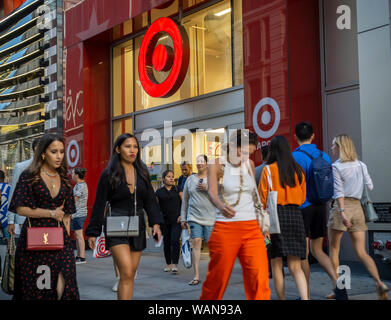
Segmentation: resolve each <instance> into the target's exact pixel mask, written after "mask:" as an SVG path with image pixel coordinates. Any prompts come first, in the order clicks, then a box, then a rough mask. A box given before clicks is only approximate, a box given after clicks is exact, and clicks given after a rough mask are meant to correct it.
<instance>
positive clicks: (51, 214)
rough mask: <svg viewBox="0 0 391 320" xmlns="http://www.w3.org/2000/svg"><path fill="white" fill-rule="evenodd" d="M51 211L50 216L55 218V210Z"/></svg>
mask: <svg viewBox="0 0 391 320" xmlns="http://www.w3.org/2000/svg"><path fill="white" fill-rule="evenodd" d="M49 212H50V216H51V217H52V218H53V219H54V212H53V210H49Z"/></svg>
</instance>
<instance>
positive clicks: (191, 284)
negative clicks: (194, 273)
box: [189, 279, 201, 286]
mask: <svg viewBox="0 0 391 320" xmlns="http://www.w3.org/2000/svg"><path fill="white" fill-rule="evenodd" d="M200 283H201V281H200V280H198V279H193V280H191V281H190V282H189V286H196V285H197V284H200Z"/></svg>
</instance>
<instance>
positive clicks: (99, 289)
mask: <svg viewBox="0 0 391 320" xmlns="http://www.w3.org/2000/svg"><path fill="white" fill-rule="evenodd" d="M4 252H5V250H4V246H1V247H0V253H1V255H2V257H4ZM3 260H4V259H3ZM208 262H209V260H208V257H206V256H204V257H203V259H202V260H201V265H200V270H201V279H202V280H204V279H205V275H206V271H207V267H208ZM164 267H165V263H164V258H163V254H162V253H160V252H157V253H156V252H149V253H148V252H144V253H143V256H142V258H141V262H140V266H139V269H138V276H137V279H136V281H135V288H134V299H138V300H196V299H198V298H199V296H200V293H201V287H202V283H201V284H200V285H198V286H190V285H188V284H187V283H188V282H189V281H190V280H191V279H192V278H193V272H192V269H186V268H184V267H183V264H182V262H180V263H179V274H177V275H173V274H169V273H165V272H163V268H164ZM76 269H77V280H78V286H79V292H80V298H81V299H82V300H116V299H117V294H116V293H115V292H112V290H111V288H112V286H113V285H114V283H115V275H114V269H113V262H112V258H111V257H110V258H104V259H94V258H92V252H91V251H90V250H89V251H87V263H86V264H82V265H77V266H76ZM285 274H286V282H285V288H286V298H287V299H288V300H295V299H297V298H298V293H297V289H296V286H295V284H294V281H293V279H292V277H291V276H290V275H289V273H288V271H287V269H285ZM310 281H311V282H310V286H311V299H314V300H323V299H324V296H325V295H326V294H328V293H330V292H331V289H332V288H331V285H330V281H329V279H328V277H327V275H326V273H325V272H324V271H323V269H321V268H320V267H319V265H312V266H311V280H310ZM386 284H387V285H388V286H389V287H391V282H386ZM270 287H271V291H272V296H271V298H272V299H273V300H276V299H277V297H276V294H275V292H274V288H273V281H270ZM351 287H352V288H351V289H350V290H348V293H349V296H350V299H351V300H377V295H376V292H375V286H374V284H373V281H372V279H371V278H370V277H369V276H368V275H367V274H365V273H361V270H359V272H355V269H354V267H352V281H351ZM10 298H11V297H10V296H8V295H6V294H4V293H3V292H0V300H9V299H10ZM245 299H246V297H245V294H244V289H243V280H242V274H241V267H240V264H239V262H238V261H237V262H236V263H235V266H234V270H233V272H232V276H231V279H230V282H229V285H228V288H227V291H226V293H225V296H224V300H245Z"/></svg>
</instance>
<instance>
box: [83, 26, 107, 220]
mask: <svg viewBox="0 0 391 320" xmlns="http://www.w3.org/2000/svg"><path fill="white" fill-rule="evenodd" d="M110 42H111V32H110V31H108V32H106V33H104V34H102V35H101V36H99V37H95V38H93V39H91V40H88V41H85V42H84V90H85V99H84V103H85V107H84V141H86V142H88V143H85V148H84V167H85V168H86V169H87V174H86V182H87V185H88V189H89V197H88V219H87V222H86V223H85V224H84V225H85V226H87V224H88V220H89V217H90V215H91V209H92V206H93V203H94V200H95V193H96V187H97V185H98V180H99V176H100V174H101V172H102V171H103V169H104V168H105V167H106V166H107V164H108V161H109V159H110V46H109V43H110Z"/></svg>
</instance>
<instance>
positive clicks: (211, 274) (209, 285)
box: [200, 222, 241, 300]
mask: <svg viewBox="0 0 391 320" xmlns="http://www.w3.org/2000/svg"><path fill="white" fill-rule="evenodd" d="M237 225H238V223H236V222H216V224H215V227H214V229H213V232H212V234H211V236H210V239H209V242H208V246H209V255H210V262H209V266H208V274H207V275H206V280H205V282H204V285H203V286H202V292H201V296H200V300H221V299H222V298H223V296H224V292H225V290H226V288H227V285H228V281H229V278H230V276H231V272H232V268H233V266H234V263H235V260H236V257H237V255H238V253H239V248H240V245H241V238H240V232H238V230H237V229H236V226H237Z"/></svg>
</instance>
